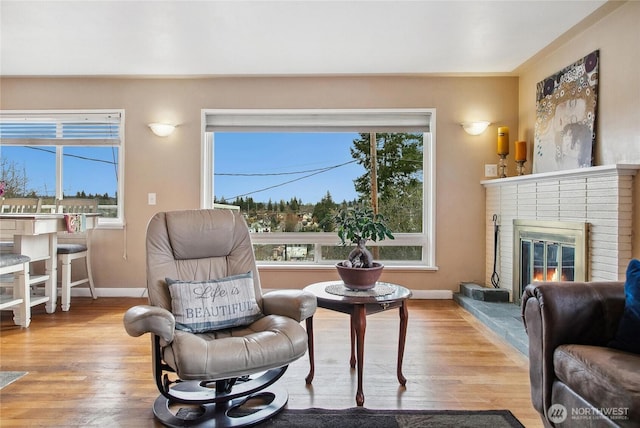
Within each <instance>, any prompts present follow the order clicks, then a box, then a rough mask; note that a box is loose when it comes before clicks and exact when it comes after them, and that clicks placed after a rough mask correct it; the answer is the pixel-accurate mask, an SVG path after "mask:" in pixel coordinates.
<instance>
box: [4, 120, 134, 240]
mask: <svg viewBox="0 0 640 428" xmlns="http://www.w3.org/2000/svg"><path fill="white" fill-rule="evenodd" d="M109 114H114V115H118V116H119V118H120V121H119V122H118V138H117V141H118V143H117V144H114V143H109V141H107V140H104V139H96V140H93V139H90V138H85V139H83V138H81V139H65V138H55V139H41V140H31V141H35V144H30V143H29V141H30V139H29V138H25V139H24V144H21V140H22V139H21V138H15V139H14V138H7V139H10V140H11V142H10V143H8V144H7V145H12V146H21V145H22V146H29V145H42V146H48V147H55V150H56V155H55V157H56V158H55V171H56V185H55V198H56V199H61V198H62V196H63V179H64V162H63V151H64V147H74V146H75V147H78V146H80V147H92V146H93V147H112V146H116V147H117V148H118V178H117V180H118V183H117V189H116V191H117V201H118V204H117V214H116V217H99V218H98V228H100V229H121V228H123V227H124V188H125V186H124V174H125V167H124V159H125V156H124V150H125V111H124V109H82V110H0V115H1V116H16V117H19V116H22V117H26V118H33V119H36V118H37V117H43V118H45V117H46V116H50V117H51V118H58V120H59V119H60V118H64V119H65V120H71V119H75V118H78V120H80V118H82V117H84V116H90V115H103V116H104V115H109ZM114 140H116V139H114ZM45 141H46V142H45ZM65 141H66V144H65ZM3 144H5V143H4V142H3Z"/></svg>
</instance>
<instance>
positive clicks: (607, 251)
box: [482, 165, 640, 303]
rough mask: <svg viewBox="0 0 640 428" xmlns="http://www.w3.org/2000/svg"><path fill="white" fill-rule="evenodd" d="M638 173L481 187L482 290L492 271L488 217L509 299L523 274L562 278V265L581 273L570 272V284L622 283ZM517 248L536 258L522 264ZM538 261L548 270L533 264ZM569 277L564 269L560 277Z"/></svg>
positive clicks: (569, 175)
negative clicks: (483, 210)
mask: <svg viewBox="0 0 640 428" xmlns="http://www.w3.org/2000/svg"><path fill="white" fill-rule="evenodd" d="M639 168H640V166H639V165H610V166H599V167H591V168H581V169H577V170H569V171H559V172H555V173H543V174H530V175H524V176H518V177H508V178H502V179H494V180H485V181H483V182H482V185H483V186H484V187H485V190H486V214H485V215H486V222H485V224H486V269H485V272H486V273H485V282H486V284H491V274H492V272H493V254H494V227H493V216H494V214H495V215H496V216H497V222H498V225H499V237H498V245H497V262H496V271H497V272H498V275H499V277H500V288H504V289H507V290H509V292H510V295H511V296H510V299H511V300H512V301H514V302H516V303H518V302H519V300H520V296H521V293H522V287H523V286H524V285H526V284H524V285H521V282H523V281H526V279H523V278H522V277H523V276H524V274H526V275H527V278H532V280H535V279H536V278H539V277H540V276H539V274H541V273H542V274H543V278H544V279H545V280H549V281H551V280H556V279H562V264H563V261H564V262H569V261H571V259H573V261H577V262H578V264H579V266H578V268H579V269H582V270H583V272H582V273H580V272H577V271H575V272H573V275H572V276H573V279H574V280H577V281H578V280H588V281H618V280H624V274H625V270H626V265H627V263H628V262H629V260H630V259H631V232H632V205H633V204H632V202H633V201H632V186H633V179H634V176H635V174H636V172H637V170H638V169H639ZM554 228H555V230H554ZM567 228H569V229H567ZM523 231H524V232H523ZM523 233H524V241H525V244H524V247H523V244H522V243H521V241H522V239H521V238H523V236H522V235H523ZM535 233H538V235H539V236H535ZM580 235H583V236H582V237H580ZM547 238H548V239H547ZM576 239H577V241H576ZM576 242H577V244H578V248H577V249H576V247H575V244H576ZM580 245H582V246H583V248H580V247H579V246H580ZM523 248H524V251H527V250H530V251H532V252H534V251H535V252H537V253H538V257H537V259H538V260H537V261H536V262H535V263H534V262H533V261H532V262H531V263H530V264H528V265H527V264H525V265H522V264H521V259H522V251H523ZM572 248H573V249H572ZM581 258H582V259H583V260H580V259H581ZM542 259H544V260H545V261H551V267H548V266H544V267H541V266H538V265H539V264H540V263H539V262H540V260H542ZM554 260H555V261H554ZM554 263H556V264H560V266H559V268H560V272H559V273H558V274H556V277H555V278H554V277H553V276H552V275H553V273H549V272H553V269H555V268H556V266H555V265H554ZM574 268H575V267H574ZM574 268H571V269H574ZM527 269H530V272H523V271H526V270H527ZM536 269H537V272H534V271H535V270H536ZM569 272H570V271H569V270H567V269H565V271H564V273H565V279H566V278H567V276H566V275H567V274H568V273H569ZM558 275H559V276H558Z"/></svg>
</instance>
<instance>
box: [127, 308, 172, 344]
mask: <svg viewBox="0 0 640 428" xmlns="http://www.w3.org/2000/svg"><path fill="white" fill-rule="evenodd" d="M175 327H176V319H175V317H174V316H173V314H172V313H171V312H169V311H168V310H166V309H164V308H160V307H158V306H150V305H138V306H134V307H132V308H129V309H128V310H127V312H125V314H124V328H125V330H126V331H127V333H128V334H129V336H133V337H138V336H141V335H143V334H145V333H153V334H155V335H156V336H158V337H160V338H161V339H162V340H164V341H165V342H166V343H171V342H172V341H173V335H174V332H175Z"/></svg>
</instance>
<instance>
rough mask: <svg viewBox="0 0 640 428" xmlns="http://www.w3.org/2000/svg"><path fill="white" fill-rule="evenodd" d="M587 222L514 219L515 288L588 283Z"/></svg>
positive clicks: (519, 290)
mask: <svg viewBox="0 0 640 428" xmlns="http://www.w3.org/2000/svg"><path fill="white" fill-rule="evenodd" d="M587 230H588V224H587V223H574V222H549V221H539V220H535V221H534V220H527V221H525V220H514V248H515V249H516V251H515V255H514V267H515V268H514V270H515V272H514V276H513V277H514V278H515V279H516V281H517V284H514V285H516V287H514V291H516V293H515V296H514V297H515V298H516V299H519V298H520V296H521V295H522V292H523V290H524V287H525V286H526V285H527V284H530V283H532V282H534V281H586V272H587V269H586V266H587V263H586V261H587V255H586V250H587V243H586V240H587Z"/></svg>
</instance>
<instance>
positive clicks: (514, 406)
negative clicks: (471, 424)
mask: <svg viewBox="0 0 640 428" xmlns="http://www.w3.org/2000/svg"><path fill="white" fill-rule="evenodd" d="M140 303H146V300H145V299H133V298H100V299H98V300H95V301H93V300H91V299H89V298H82V297H74V298H73V299H72V302H71V310H70V312H64V313H63V312H56V313H55V314H52V315H48V314H46V313H45V312H44V310H43V309H38V308H35V309H36V310H35V313H34V315H33V320H32V323H31V326H30V327H29V328H28V329H20V328H19V327H16V326H14V325H13V323H12V321H11V312H10V311H9V312H6V311H5V312H3V313H2V318H1V325H0V328H1V329H0V335H1V345H2V348H1V349H0V357H1V361H0V370H8V371H28V372H29V374H28V375H27V376H25V377H23V378H21V379H20V380H18V381H17V382H14V383H13V384H11V385H9V386H7V387H5V388H3V389H2V390H0V401H1V404H0V426H2V427H3V428H8V427H27V426H47V427H52V426H60V427H72V426H82V427H85V426H101V427H156V426H159V424H158V423H157V422H156V421H155V420H154V418H153V413H152V410H151V406H152V403H153V401H154V399H155V398H156V396H157V395H158V391H157V390H156V387H155V384H154V381H153V378H152V373H151V356H150V339H149V336H148V335H147V336H142V337H139V338H133V337H129V336H128V335H127V334H126V332H125V331H124V328H123V326H122V315H123V314H124V312H125V311H126V309H127V308H129V307H131V306H133V305H136V304H140ZM314 330H315V344H316V373H315V379H314V381H313V385H311V386H307V385H306V384H305V381H304V378H305V376H306V375H307V372H308V370H309V365H308V358H307V357H306V356H305V357H303V358H301V359H300V360H298V361H297V362H295V363H293V364H291V365H290V366H289V369H288V371H287V372H286V373H285V375H284V376H283V378H282V379H281V380H280V381H279V382H280V384H282V385H285V386H286V388H287V389H288V391H289V403H288V406H289V408H308V407H322V408H332V409H340V408H349V407H355V391H356V374H355V371H354V370H352V369H351V368H350V367H349V355H350V354H349V352H350V351H349V321H348V317H347V316H346V315H343V314H339V313H336V312H332V311H328V310H324V309H319V310H318V312H317V313H316V316H315V318H314ZM397 340H398V312H397V310H392V311H387V312H383V313H379V314H375V315H371V316H369V317H368V318H367V330H366V340H365V366H364V393H365V403H364V406H365V407H366V408H370V409H451V410H453V409H465V410H474V409H479V410H486V409H508V410H510V411H511V412H512V413H513V414H514V415H515V416H516V417H517V418H518V419H519V420H520V421H521V422H522V423H523V424H524V425H525V426H527V427H540V426H542V423H541V422H540V419H539V417H538V414H537V413H536V412H535V410H534V409H533V407H532V406H531V401H530V398H529V379H528V361H527V359H526V358H525V357H524V356H523V355H522V354H520V353H519V352H518V351H516V350H515V349H513V348H512V347H511V346H510V345H508V344H506V343H505V342H503V341H502V340H501V339H500V338H498V337H497V336H496V335H495V334H494V333H493V332H491V331H490V330H489V329H487V328H486V327H485V326H484V325H482V324H481V323H479V322H478V321H477V320H476V319H475V318H474V317H473V316H472V315H470V314H469V313H468V312H466V311H465V310H464V309H462V308H460V307H459V306H458V305H457V304H456V303H455V302H453V301H451V300H428V301H425V300H412V301H410V304H409V327H408V333H407V345H406V350H405V358H404V375H405V376H406V378H407V379H408V382H407V386H406V388H404V387H401V386H400V385H399V384H398V382H397V379H396V376H395V361H396V352H397Z"/></svg>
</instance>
